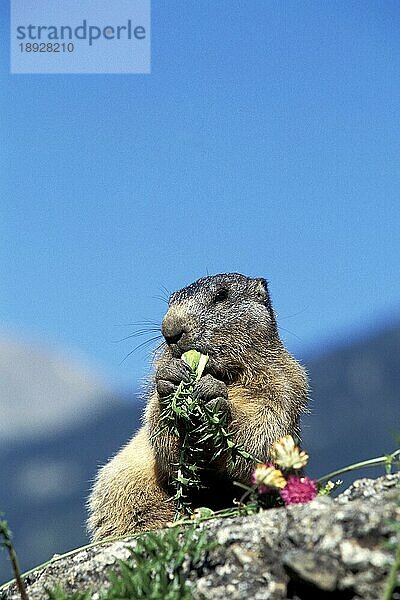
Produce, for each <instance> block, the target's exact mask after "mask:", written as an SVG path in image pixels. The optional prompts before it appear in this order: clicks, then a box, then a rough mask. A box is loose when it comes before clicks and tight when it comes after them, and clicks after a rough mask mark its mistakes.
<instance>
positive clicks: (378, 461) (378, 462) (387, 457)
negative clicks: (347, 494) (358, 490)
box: [317, 448, 400, 483]
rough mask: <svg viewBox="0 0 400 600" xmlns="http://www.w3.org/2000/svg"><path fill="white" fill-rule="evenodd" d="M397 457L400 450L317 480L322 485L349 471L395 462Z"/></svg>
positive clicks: (350, 466) (344, 468) (399, 454)
mask: <svg viewBox="0 0 400 600" xmlns="http://www.w3.org/2000/svg"><path fill="white" fill-rule="evenodd" d="M396 456H400V448H399V449H398V450H395V451H394V452H392V453H391V454H389V455H385V456H379V457H377V458H370V459H369V460H363V461H362V462H358V463H354V464H352V465H349V466H348V467H343V468H342V469H338V470H337V471H332V472H331V473H328V474H327V475H324V476H323V477H320V478H319V479H317V482H318V483H322V482H323V481H326V480H327V479H331V478H332V477H337V476H338V475H341V474H342V473H347V472H348V471H356V470H357V469H363V468H364V467H373V466H376V465H384V464H387V463H388V462H391V461H393V459H394V458H396Z"/></svg>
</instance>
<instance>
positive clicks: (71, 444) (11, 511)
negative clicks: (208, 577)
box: [0, 323, 400, 581]
mask: <svg viewBox="0 0 400 600" xmlns="http://www.w3.org/2000/svg"><path fill="white" fill-rule="evenodd" d="M399 349H400V323H396V324H394V325H391V326H388V327H386V328H385V329H383V330H381V331H380V332H376V333H374V334H371V335H370V336H368V337H366V338H364V339H362V340H358V341H356V342H352V343H348V344H347V345H345V346H343V347H338V348H336V349H334V350H330V351H328V352H326V353H324V354H321V355H319V356H317V357H311V358H309V359H308V360H306V361H304V362H305V364H306V366H307V369H308V372H309V376H310V381H311V388H312V403H311V414H310V415H308V416H306V417H305V418H304V420H303V445H304V447H305V448H306V449H307V450H308V451H309V454H310V456H311V462H310V469H309V473H310V474H311V475H313V476H319V475H322V474H324V473H327V472H329V471H331V470H334V469H336V468H339V467H341V466H345V465H347V464H349V463H352V462H356V461H358V460H363V459H366V458H371V457H374V456H379V455H382V454H385V453H387V452H389V451H391V450H392V449H393V448H394V446H395V440H394V438H393V437H391V434H396V433H397V434H399V433H400V419H399V389H400V369H399V366H400V353H399ZM0 356H1V358H0V397H1V403H2V418H1V420H0V510H3V511H4V512H5V513H6V517H7V519H8V521H9V523H10V526H11V528H12V530H13V532H14V541H15V545H16V548H17V551H18V553H19V556H20V561H21V566H22V569H23V570H26V569H29V568H31V567H33V566H35V565H37V564H39V563H40V562H43V561H45V560H47V559H48V558H49V557H51V556H52V555H53V554H54V553H62V552H65V551H67V550H70V549H72V548H75V547H78V546H80V545H83V544H85V543H87V541H88V540H87V537H86V533H85V526H84V523H85V518H86V509H85V500H86V498H87V495H88V492H89V489H90V485H91V483H90V482H91V480H92V479H93V477H94V475H95V473H96V470H97V468H98V466H99V465H100V464H103V463H104V462H105V461H106V460H107V459H108V458H109V457H110V456H112V455H113V454H114V453H115V452H116V451H117V450H118V449H119V448H120V446H121V445H122V444H123V443H125V442H126V441H127V440H128V439H129V438H130V436H131V435H132V432H133V431H134V430H135V429H137V428H138V427H139V424H140V414H141V412H142V409H143V402H142V401H139V399H138V397H136V398H130V399H128V398H121V397H118V396H116V395H115V394H113V392H112V391H111V390H110V389H108V388H107V386H105V385H104V384H102V383H101V382H99V381H97V378H96V377H95V376H93V375H92V374H91V373H89V372H88V371H85V369H84V368H83V367H82V366H81V365H79V364H75V363H73V361H71V360H70V359H62V358H60V357H59V356H56V355H55V354H53V353H49V352H46V351H43V350H41V349H32V348H31V347H27V346H24V345H22V344H17V343H14V342H9V341H7V342H3V343H0ZM374 473H375V471H372V470H368V471H364V475H368V474H371V476H372V474H374ZM359 474H363V473H362V472H361V473H359ZM354 477H355V475H354V476H353V475H349V476H347V477H342V479H344V480H345V481H348V480H350V479H353V478H354ZM9 578H11V572H10V567H9V564H8V559H7V556H6V554H5V553H4V552H2V553H0V581H5V580H7V579H9Z"/></svg>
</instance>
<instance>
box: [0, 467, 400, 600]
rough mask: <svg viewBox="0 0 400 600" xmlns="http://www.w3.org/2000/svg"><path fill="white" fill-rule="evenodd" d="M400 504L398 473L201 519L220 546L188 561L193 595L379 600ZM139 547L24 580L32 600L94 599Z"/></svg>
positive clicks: (78, 559)
mask: <svg viewBox="0 0 400 600" xmlns="http://www.w3.org/2000/svg"><path fill="white" fill-rule="evenodd" d="M399 499H400V474H393V475H386V476H384V477H380V478H378V479H375V480H374V479H361V480H358V481H355V482H354V483H353V484H352V485H351V486H350V488H349V489H347V490H346V491H345V492H343V493H342V494H341V495H339V496H338V497H337V498H336V499H331V498H328V497H319V498H317V499H316V500H314V501H313V502H311V503H309V504H304V505H293V506H290V507H288V508H276V509H270V510H265V511H262V512H260V513H259V514H257V515H253V516H250V517H236V518H229V519H215V520H211V521H208V522H203V523H202V524H200V525H199V528H200V529H202V530H206V531H207V533H208V535H209V536H210V538H211V539H215V540H216V542H217V544H218V545H217V546H216V547H215V548H214V549H213V550H211V551H210V552H209V553H208V555H207V558H206V559H205V560H204V561H203V564H201V565H200V568H199V565H196V566H193V565H192V564H191V562H190V560H187V561H186V563H185V566H184V568H185V571H186V576H187V581H188V583H189V584H190V586H191V588H192V596H193V598H194V599H199V600H200V599H201V598H203V599H205V600H211V599H212V600H220V599H221V600H222V599H223V600H228V599H232V600H235V599H237V600H239V599H240V600H241V599H243V598H249V599H252V600H253V599H254V600H267V599H271V600H281V599H282V600H283V599H289V598H291V599H292V600H310V599H313V598H316V599H318V600H320V599H321V600H322V599H323V598H341V599H343V600H348V599H351V598H354V599H355V598H357V599H360V598H362V599H363V600H378V599H381V598H382V593H383V589H384V586H385V582H386V579H387V575H388V573H389V569H390V565H391V562H392V561H393V552H392V551H391V550H389V549H388V547H387V544H386V542H387V540H388V539H389V538H392V541H394V538H393V536H394V534H393V532H392V531H391V529H390V526H389V524H390V522H393V521H397V522H399V520H400V503H399ZM397 541H400V540H397ZM134 545H135V540H133V539H127V540H124V541H118V542H114V543H110V544H102V545H98V546H95V547H91V548H88V549H86V550H81V551H79V552H77V553H76V554H73V555H70V556H67V557H65V558H63V557H61V558H59V559H57V558H56V559H54V561H53V562H51V563H50V564H49V565H47V566H46V567H44V568H43V569H40V570H37V571H35V572H33V573H32V574H30V575H28V576H27V577H26V584H27V588H28V594H29V598H30V600H43V599H44V598H46V593H45V590H46V589H48V588H52V587H54V586H56V585H61V586H62V587H63V588H64V589H66V590H68V591H71V592H72V591H76V590H81V591H82V590H85V589H87V588H89V587H90V588H91V589H92V590H93V594H92V599H93V600H96V599H97V598H98V597H99V596H98V592H99V591H100V590H101V589H104V588H105V587H106V586H107V585H108V581H107V570H108V569H110V568H112V569H114V570H117V569H118V565H117V564H116V563H117V560H118V559H125V558H127V557H128V556H129V547H132V546H134ZM399 585H400V582H399ZM0 600H19V596H18V594H17V591H16V588H15V585H11V586H8V587H6V588H5V589H3V591H0ZM160 600H161V599H160Z"/></svg>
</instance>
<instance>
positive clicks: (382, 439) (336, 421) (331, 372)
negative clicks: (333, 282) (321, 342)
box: [302, 321, 400, 483]
mask: <svg viewBox="0 0 400 600" xmlns="http://www.w3.org/2000/svg"><path fill="white" fill-rule="evenodd" d="M305 363H306V367H307V370H308V374H309V378H310V383H311V399H312V401H311V405H310V407H311V414H310V415H308V416H306V417H305V418H304V419H303V428H302V430H303V436H302V437H303V445H304V447H305V448H307V449H308V450H309V452H310V457H311V460H310V465H309V467H310V468H309V472H310V474H311V475H314V476H320V475H322V474H325V473H328V472H331V471H334V470H336V469H338V468H340V467H344V466H346V465H348V464H351V463H355V462H359V461H362V460H365V459H367V458H374V457H376V456H382V455H383V454H387V453H389V452H392V451H393V450H394V449H395V448H396V445H397V447H398V446H399V445H400V442H399V436H400V322H399V321H397V322H395V323H392V324H391V325H387V326H385V327H383V328H382V329H381V330H379V331H375V332H374V333H371V334H369V335H368V336H366V337H363V338H362V339H358V340H357V341H352V342H349V343H347V344H346V345H344V346H341V347H338V348H336V349H333V350H330V351H329V352H326V353H323V354H320V355H319V356H316V357H313V358H311V359H308V360H307V361H305ZM377 473H382V470H381V468H380V469H379V470H378V471H377V470H371V469H369V470H368V471H367V470H365V471H363V472H361V473H359V474H358V475H357V476H359V475H362V474H364V476H368V475H370V476H374V475H375V474H377ZM354 476H355V475H354V474H351V475H345V476H341V479H343V480H344V482H345V483H346V482H349V481H351V480H352V479H354Z"/></svg>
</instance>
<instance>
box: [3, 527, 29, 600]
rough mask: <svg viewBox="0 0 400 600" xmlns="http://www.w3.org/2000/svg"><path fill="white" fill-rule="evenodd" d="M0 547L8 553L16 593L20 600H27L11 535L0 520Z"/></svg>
mask: <svg viewBox="0 0 400 600" xmlns="http://www.w3.org/2000/svg"><path fill="white" fill-rule="evenodd" d="M0 546H3V547H4V548H6V550H7V551H8V555H9V557H10V561H11V566H12V569H13V571H14V576H15V581H16V583H17V587H18V591H19V593H20V596H21V598H22V600H28V595H27V593H26V589H25V584H24V582H23V580H22V577H21V571H20V569H19V564H18V558H17V553H16V552H15V548H14V545H13V543H12V534H11V531H10V529H9V527H8V523H7V521H5V520H0Z"/></svg>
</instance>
